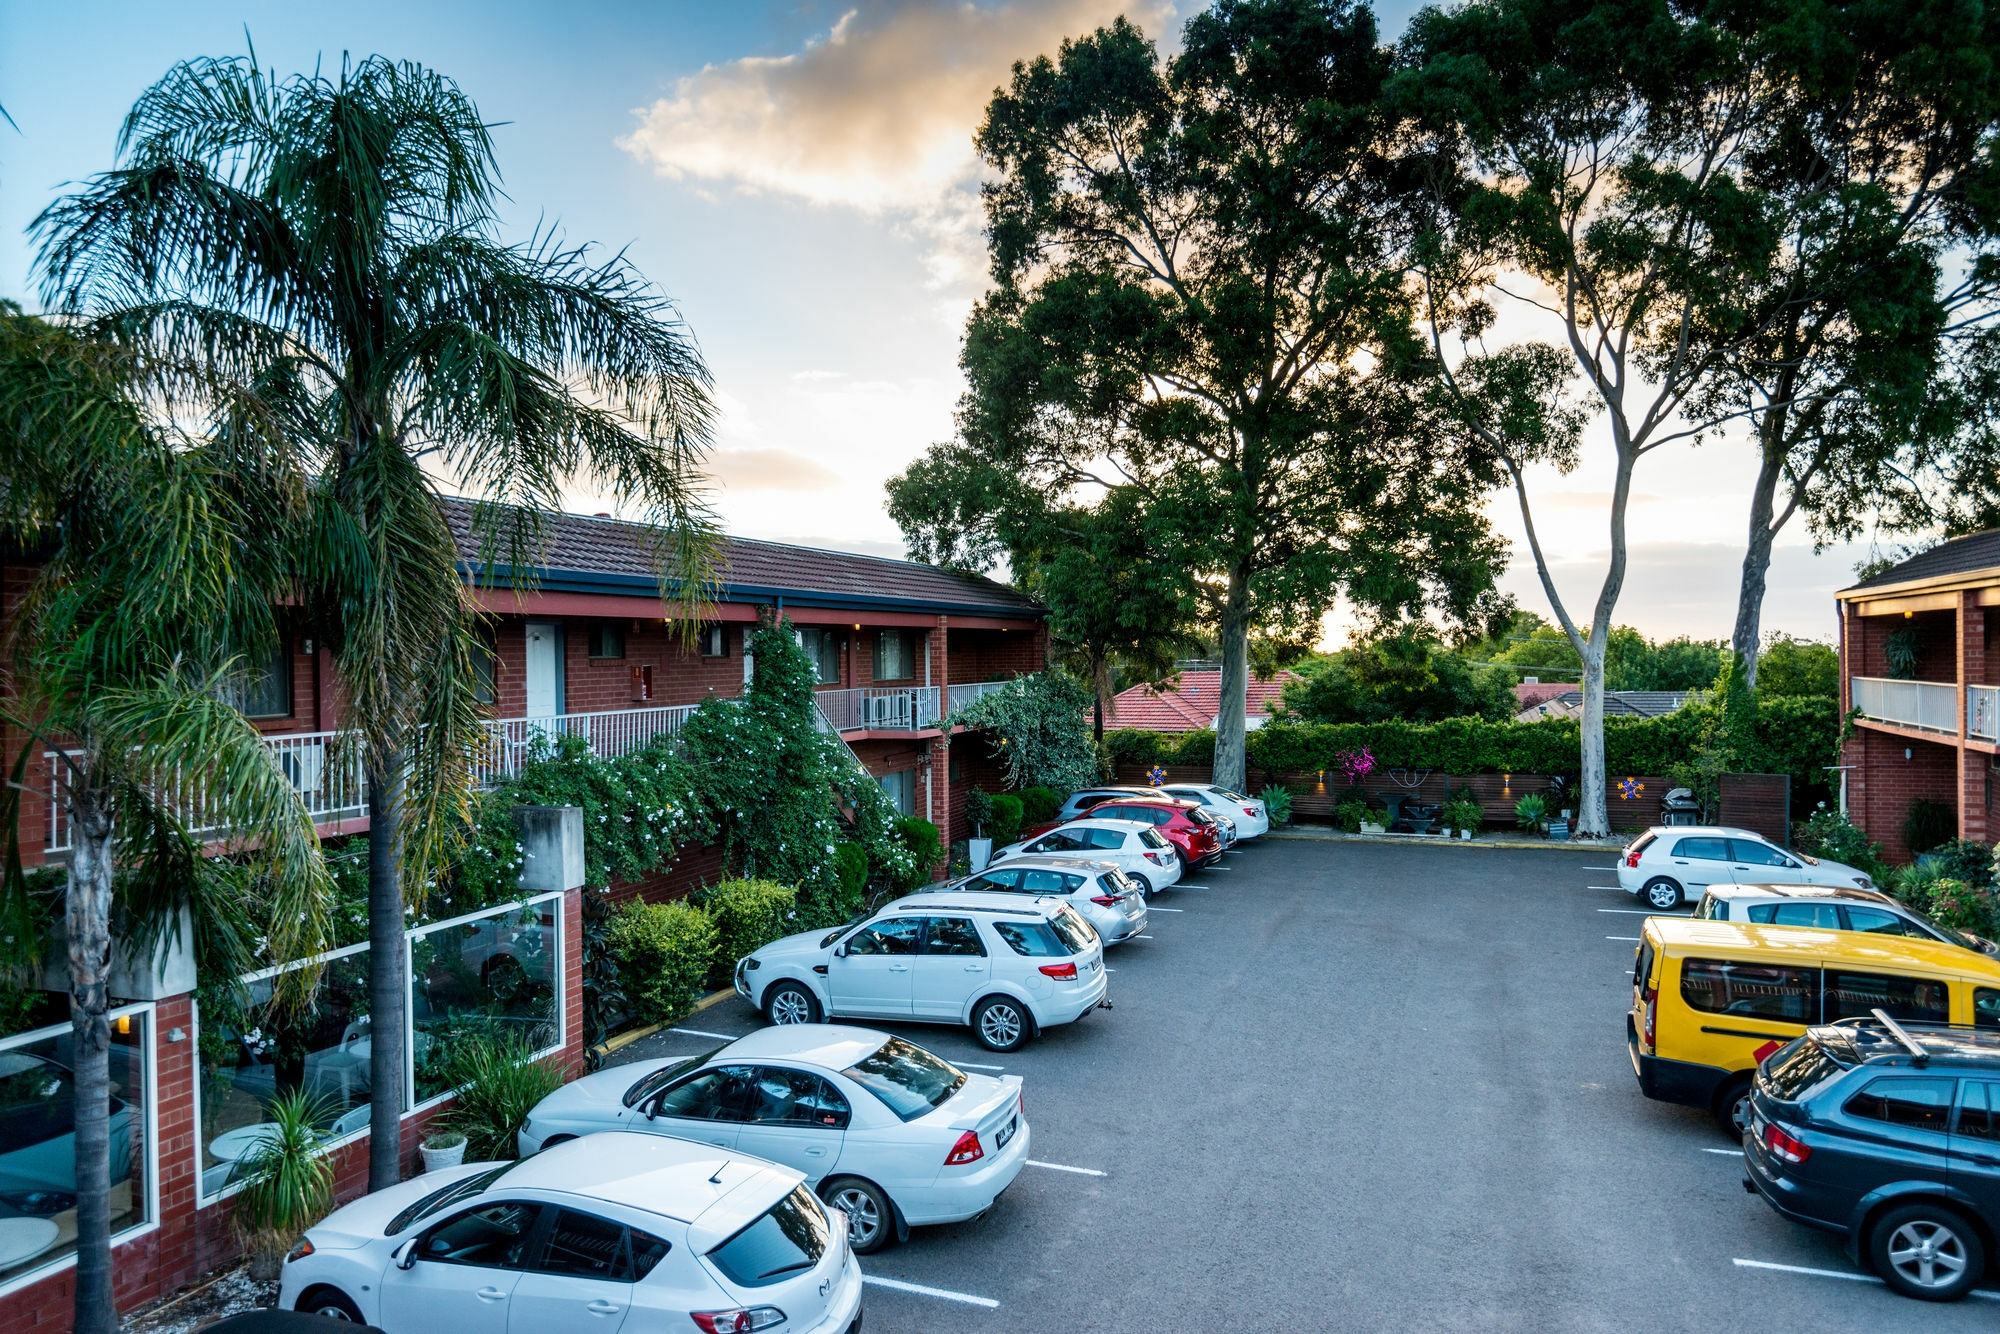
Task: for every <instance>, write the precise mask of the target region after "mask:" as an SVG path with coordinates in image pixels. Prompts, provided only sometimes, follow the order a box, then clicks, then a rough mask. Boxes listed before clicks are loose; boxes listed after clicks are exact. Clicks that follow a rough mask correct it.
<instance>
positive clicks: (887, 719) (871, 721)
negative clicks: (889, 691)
mask: <svg viewBox="0 0 2000 1334" xmlns="http://www.w3.org/2000/svg"><path fill="white" fill-rule="evenodd" d="M864 700H865V703H866V705H867V718H868V725H869V726H870V727H877V726H880V727H908V726H909V717H910V697H909V696H908V695H868V696H865V697H864Z"/></svg>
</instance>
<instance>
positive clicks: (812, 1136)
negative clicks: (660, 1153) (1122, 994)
mask: <svg viewBox="0 0 2000 1334" xmlns="http://www.w3.org/2000/svg"><path fill="white" fill-rule="evenodd" d="M601 1130H636V1131H643V1132H646V1133H648V1134H653V1135H678V1136H683V1137H685V1138H687V1139H695V1140H701V1141H704V1142H705V1143H709V1144H714V1145H717V1146H718V1147H721V1148H725V1149H735V1150H738V1151H739V1152H742V1153H748V1154H755V1155H756V1156H757V1157H759V1158H768V1159H770V1160H771V1161H772V1162H776V1163H782V1164H784V1165H785V1166H786V1167H790V1168H794V1169H796V1170H798V1171H800V1172H803V1173H805V1175H806V1180H807V1181H808V1182H809V1183H811V1184H812V1185H813V1186H814V1187H815V1188H816V1189H817V1190H818V1191H819V1193H820V1194H821V1195H822V1196H823V1197H824V1198H825V1199H826V1201H827V1202H828V1203H829V1204H832V1205H833V1206H835V1207H836V1208H838V1209H840V1210H842V1211H843V1212H844V1213H846V1215H847V1222H848V1228H849V1232H848V1237H849V1240H850V1241H851V1242H852V1243H853V1245H854V1249H855V1251H856V1252H858V1253H859V1254H862V1255H867V1254H868V1253H870V1252H872V1251H874V1250H877V1249H878V1248H880V1247H881V1246H882V1245H883V1244H884V1243H886V1242H887V1241H888V1240H889V1238H890V1237H891V1236H892V1235H897V1236H902V1235H907V1233H908V1231H909V1229H910V1228H911V1227H913V1226H919V1225H922V1224H928V1223H957V1222H962V1221H963V1220H965V1219H968V1218H975V1217H977V1216H978V1215H980V1214H983V1213H985V1212H986V1211H987V1210H988V1209H990V1208H992V1206H993V1201H994V1199H995V1198H996V1197H997V1196H998V1195H999V1194H1000V1192H1001V1191H1003V1190H1005V1189H1007V1187H1008V1186H1009V1185H1011V1184H1013V1181H1014V1178H1015V1177H1016V1176H1018V1175H1020V1172H1021V1167H1022V1165H1023V1164H1025V1163H1026V1162H1027V1159H1028V1118H1027V1115H1026V1113H1025V1112H1024V1111H1023V1110H1022V1100H1021V1077H1020V1076H1019V1075H1002V1076H999V1077H997V1078H996V1077H994V1076H992V1075H974V1074H967V1073H965V1072H964V1071H962V1070H959V1069H957V1068H956V1067H954V1066H952V1065H951V1064H949V1063H948V1062H946V1061H944V1060H941V1059H940V1058H938V1057H937V1056H934V1055H932V1054H931V1053H930V1052H928V1051H925V1050H924V1049H923V1048H922V1047H919V1046H917V1045H916V1044H915V1043H911V1042H906V1041H904V1040H903V1039H902V1038H899V1037H891V1036H889V1035H888V1034H886V1033H877V1032H874V1031H873V1030H871V1029H866V1028H848V1027H845V1026H840V1025H834V1024H793V1025H787V1026H785V1027H778V1028H765V1029H760V1030H758V1031H757V1032H755V1033H752V1034H750V1035H749V1036H748V1037H745V1038H738V1039H737V1040H736V1041H735V1042H732V1043H730V1044H729V1045H728V1046H726V1047H720V1048H718V1049H716V1050H715V1051H712V1052H709V1053H708V1054H707V1055H705V1056H697V1057H695V1058H694V1059H692V1060H683V1061H655V1062H652V1063H651V1064H647V1065H629V1066H619V1067H616V1068H614V1069H610V1070H600V1071H598V1072H597V1073H596V1074H594V1075H586V1076H585V1077H584V1078H582V1079H579V1080H576V1081H575V1082H574V1083H571V1084H567V1085H565V1086H564V1087H563V1088H561V1089H558V1090H557V1091H556V1092H554V1093H551V1094H550V1095H549V1096H548V1097H546V1098H544V1099H542V1101H541V1102H539V1103H537V1104H536V1105H535V1109H534V1111H532V1112H531V1113H529V1115H528V1120H527V1123H526V1124H525V1125H524V1126H523V1127H522V1130H521V1138H520V1150H521V1152H522V1153H523V1154H531V1153H534V1152H536V1151H537V1150H541V1149H544V1148H547V1147H549V1146H552V1145H559V1144H562V1143H565V1142H567V1141H569V1140H570V1139H571V1138H572V1137H574V1136H578V1135H589V1134H592V1133H594V1132H597V1131H601Z"/></svg>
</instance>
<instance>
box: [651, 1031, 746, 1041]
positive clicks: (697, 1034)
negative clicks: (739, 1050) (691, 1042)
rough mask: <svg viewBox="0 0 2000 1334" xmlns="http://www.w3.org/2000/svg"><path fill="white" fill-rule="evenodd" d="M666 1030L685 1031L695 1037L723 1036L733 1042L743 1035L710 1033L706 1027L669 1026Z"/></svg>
mask: <svg viewBox="0 0 2000 1334" xmlns="http://www.w3.org/2000/svg"><path fill="white" fill-rule="evenodd" d="M667 1032H669V1033H686V1034H687V1035H688V1036H690V1037H697V1038H723V1039H726V1040H727V1041H730V1042H734V1041H736V1039H738V1038H740V1037H742V1036H743V1035H742V1034H741V1033H711V1032H709V1031H708V1030H707V1029H703V1028H670V1029H668V1030H667Z"/></svg>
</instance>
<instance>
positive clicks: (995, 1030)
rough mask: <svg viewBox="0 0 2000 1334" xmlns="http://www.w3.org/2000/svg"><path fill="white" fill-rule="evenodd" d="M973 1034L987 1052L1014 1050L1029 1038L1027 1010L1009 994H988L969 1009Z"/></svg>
mask: <svg viewBox="0 0 2000 1334" xmlns="http://www.w3.org/2000/svg"><path fill="white" fill-rule="evenodd" d="M972 1036H974V1037H976V1038H978V1039H979V1045H980V1046H982V1047H984V1048H986V1050H988V1051H1014V1050H1016V1049H1018V1048H1019V1047H1020V1045H1021V1044H1022V1043H1024V1042H1026V1041H1027V1040H1028V1010H1027V1007H1026V1006H1024V1005H1022V1004H1021V1002H1019V1001H1017V1000H1015V999H1014V998H1013V997H1012V996H989V997H987V998H986V999H985V1000H983V1001H981V1002H979V1008H978V1009H976V1010H974V1011H973V1012H972Z"/></svg>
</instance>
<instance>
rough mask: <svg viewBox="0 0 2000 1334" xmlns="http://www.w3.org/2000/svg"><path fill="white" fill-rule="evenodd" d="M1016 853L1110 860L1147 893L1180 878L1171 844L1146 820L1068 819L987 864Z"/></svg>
mask: <svg viewBox="0 0 2000 1334" xmlns="http://www.w3.org/2000/svg"><path fill="white" fill-rule="evenodd" d="M1017 857H1083V858H1088V859H1089V860H1091V861H1104V862H1112V863H1114V864H1116V865H1117V867H1118V869H1119V870H1121V871H1123V872H1124V873H1125V874H1126V875H1128V876H1130V877H1131V878H1132V879H1133V880H1134V881H1136V882H1138V885H1139V888H1140V889H1141V890H1142V891H1144V892H1145V893H1147V894H1151V893H1153V891H1155V890H1159V889H1165V888H1166V887H1167V886H1169V885H1171V884H1174V883H1175V882H1177V881H1178V880H1179V879H1180V878H1181V859H1180V858H1179V857H1177V856H1175V855H1174V845H1173V844H1171V843H1169V842H1167V839H1166V836H1165V835H1164V834H1162V833H1161V832H1160V831H1159V830H1157V829H1155V828H1153V826H1151V825H1149V824H1141V823H1140V822H1138V821H1136V820H1071V821H1070V822H1069V823H1068V824H1066V825H1063V826H1062V827H1061V828H1058V829H1051V830H1050V831H1049V832H1048V833H1046V834H1043V835H1041V836H1040V837H1038V838H1029V839H1023V840H1022V841H1021V842H1019V843H1009V844H1008V845H1007V846H1006V847H1004V848H1001V849H1000V850H999V851H998V852H995V853H994V854H993V861H992V862H990V863H988V866H989V867H991V866H993V865H997V864H998V863H1000V862H1003V861H1012V860H1014V859H1015V858H1017Z"/></svg>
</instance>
